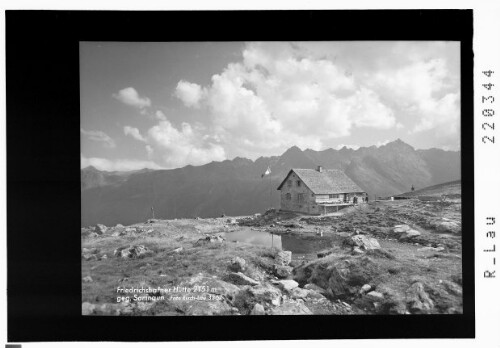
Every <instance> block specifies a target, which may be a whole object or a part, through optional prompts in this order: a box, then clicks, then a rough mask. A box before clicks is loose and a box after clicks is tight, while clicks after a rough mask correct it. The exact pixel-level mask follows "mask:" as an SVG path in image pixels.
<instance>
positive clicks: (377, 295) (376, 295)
mask: <svg viewBox="0 0 500 348" xmlns="http://www.w3.org/2000/svg"><path fill="white" fill-rule="evenodd" d="M366 297H367V298H369V299H370V300H373V301H382V300H383V299H384V295H382V294H381V293H380V292H377V291H370V292H369V293H367V294H366Z"/></svg>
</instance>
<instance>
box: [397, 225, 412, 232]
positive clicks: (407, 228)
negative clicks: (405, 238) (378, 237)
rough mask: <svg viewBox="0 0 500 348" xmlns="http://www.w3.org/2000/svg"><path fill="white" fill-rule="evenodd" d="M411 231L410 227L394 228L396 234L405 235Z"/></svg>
mask: <svg viewBox="0 0 500 348" xmlns="http://www.w3.org/2000/svg"><path fill="white" fill-rule="evenodd" d="M409 229H410V226H408V225H396V226H394V229H393V231H394V233H404V232H406V231H408V230H409Z"/></svg>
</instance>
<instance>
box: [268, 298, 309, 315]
mask: <svg viewBox="0 0 500 348" xmlns="http://www.w3.org/2000/svg"><path fill="white" fill-rule="evenodd" d="M270 314H272V315H312V314H313V313H312V312H311V310H310V309H309V308H307V307H306V305H305V304H304V303H303V302H302V301H299V302H285V303H283V304H282V305H281V306H279V307H276V308H273V309H271V311H270Z"/></svg>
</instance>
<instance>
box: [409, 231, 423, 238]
mask: <svg viewBox="0 0 500 348" xmlns="http://www.w3.org/2000/svg"><path fill="white" fill-rule="evenodd" d="M420 234H421V233H420V232H418V231H417V230H408V231H406V232H405V235H406V236H405V237H407V238H412V237H417V236H420Z"/></svg>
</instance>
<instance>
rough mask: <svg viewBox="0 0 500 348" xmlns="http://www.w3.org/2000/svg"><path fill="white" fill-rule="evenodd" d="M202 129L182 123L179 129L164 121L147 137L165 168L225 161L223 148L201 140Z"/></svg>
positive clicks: (154, 127)
mask: <svg viewBox="0 0 500 348" xmlns="http://www.w3.org/2000/svg"><path fill="white" fill-rule="evenodd" d="M202 131H203V129H201V128H193V127H192V126H191V125H190V124H189V123H187V122H183V123H182V124H181V127H180V128H177V127H175V126H174V125H172V123H171V122H170V121H169V120H167V119H165V120H164V121H160V122H159V123H158V124H157V125H155V126H153V127H152V128H150V129H149V131H148V135H149V137H150V138H151V139H152V141H153V143H154V145H155V148H157V149H158V150H159V151H156V152H159V153H160V154H161V157H162V160H163V163H165V166H166V167H167V168H174V167H181V166H184V165H186V164H192V165H202V164H206V163H209V162H211V161H222V160H224V159H226V153H225V151H224V148H223V147H222V146H220V145H218V144H215V143H213V142H207V141H206V138H205V139H203V138H204V137H203V135H202Z"/></svg>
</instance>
